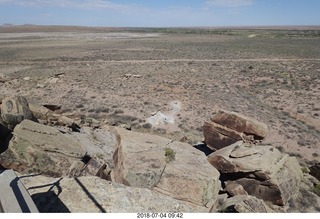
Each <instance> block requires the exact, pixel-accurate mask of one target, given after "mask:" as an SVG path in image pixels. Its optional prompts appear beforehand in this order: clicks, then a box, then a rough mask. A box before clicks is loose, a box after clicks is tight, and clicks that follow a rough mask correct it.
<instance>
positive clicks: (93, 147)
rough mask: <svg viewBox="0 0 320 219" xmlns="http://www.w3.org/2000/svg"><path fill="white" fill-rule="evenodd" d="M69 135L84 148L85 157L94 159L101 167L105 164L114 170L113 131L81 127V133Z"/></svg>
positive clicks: (114, 140) (114, 145) (115, 142)
mask: <svg viewBox="0 0 320 219" xmlns="http://www.w3.org/2000/svg"><path fill="white" fill-rule="evenodd" d="M70 135H71V136H72V137H73V138H74V139H76V140H77V141H78V142H79V143H80V144H81V145H82V147H84V148H85V150H86V155H87V156H89V157H90V158H93V159H95V160H96V161H97V162H98V163H99V164H100V165H101V166H102V165H104V164H106V165H107V166H108V168H110V169H113V168H114V163H113V155H114V153H115V151H116V148H117V140H116V133H115V132H114V130H112V129H111V128H110V127H108V126H105V127H101V128H99V129H93V128H90V127H82V129H81V132H73V133H71V134H70ZM101 166H99V167H98V168H100V167H101Z"/></svg>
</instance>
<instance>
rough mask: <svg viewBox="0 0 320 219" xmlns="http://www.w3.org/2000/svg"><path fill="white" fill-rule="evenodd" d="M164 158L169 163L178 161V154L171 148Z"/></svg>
mask: <svg viewBox="0 0 320 219" xmlns="http://www.w3.org/2000/svg"><path fill="white" fill-rule="evenodd" d="M164 156H166V162H167V163H169V162H171V161H174V160H175V159H176V152H175V151H174V150H172V149H171V148H166V149H165V154H164Z"/></svg>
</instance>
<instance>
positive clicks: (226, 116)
mask: <svg viewBox="0 0 320 219" xmlns="http://www.w3.org/2000/svg"><path fill="white" fill-rule="evenodd" d="M211 121H212V122H215V123H217V124H220V125H222V126H225V127H228V128H230V129H233V130H235V131H238V132H240V133H244V134H246V135H253V136H254V137H255V139H263V138H265V137H266V136H267V134H268V131H269V130H268V126H267V125H266V124H264V123H262V122H259V121H257V120H255V119H252V118H249V117H246V116H244V115H241V114H239V113H235V112H229V111H226V110H220V111H219V112H218V113H217V114H215V115H214V116H213V117H212V118H211Z"/></svg>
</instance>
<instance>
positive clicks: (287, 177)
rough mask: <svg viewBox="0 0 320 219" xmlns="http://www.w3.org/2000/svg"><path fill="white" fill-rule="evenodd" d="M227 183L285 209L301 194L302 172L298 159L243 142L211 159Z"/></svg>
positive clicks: (215, 154) (219, 152) (269, 147)
mask: <svg viewBox="0 0 320 219" xmlns="http://www.w3.org/2000/svg"><path fill="white" fill-rule="evenodd" d="M208 161H209V162H210V163H211V164H212V165H213V166H214V167H216V168H217V169H218V170H219V171H220V173H221V179H222V180H223V181H226V180H232V181H234V182H236V183H238V184H240V185H241V186H242V187H243V188H244V190H245V191H246V192H247V193H248V194H249V195H252V196H256V197H257V198H260V199H263V200H265V201H269V202H272V203H273V204H276V205H285V204H286V203H287V201H288V200H289V199H290V198H291V197H292V196H293V195H295V194H296V193H297V191H298V188H299V184H300V181H301V179H302V171H301V168H300V166H299V163H298V161H297V159H296V158H295V157H289V156H288V155H286V154H282V153H281V152H280V151H279V150H277V149H276V148H273V147H272V146H266V145H263V146H262V145H260V146H254V145H252V144H248V143H244V142H242V141H239V142H237V143H235V144H232V145H230V146H228V147H225V148H223V149H220V150H218V151H216V152H214V153H212V154H210V155H209V156H208Z"/></svg>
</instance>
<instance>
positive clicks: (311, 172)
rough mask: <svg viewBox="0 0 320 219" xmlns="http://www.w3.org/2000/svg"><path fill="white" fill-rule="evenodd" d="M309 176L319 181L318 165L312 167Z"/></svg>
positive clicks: (319, 171)
mask: <svg viewBox="0 0 320 219" xmlns="http://www.w3.org/2000/svg"><path fill="white" fill-rule="evenodd" d="M309 169H310V175H311V176H314V177H315V178H317V179H318V180H319V181H320V163H316V164H314V165H312V166H311V167H310V168H309Z"/></svg>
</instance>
